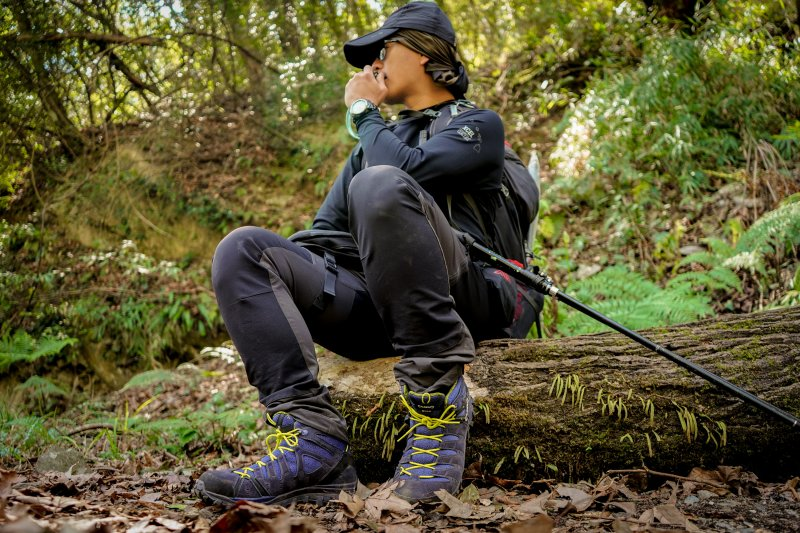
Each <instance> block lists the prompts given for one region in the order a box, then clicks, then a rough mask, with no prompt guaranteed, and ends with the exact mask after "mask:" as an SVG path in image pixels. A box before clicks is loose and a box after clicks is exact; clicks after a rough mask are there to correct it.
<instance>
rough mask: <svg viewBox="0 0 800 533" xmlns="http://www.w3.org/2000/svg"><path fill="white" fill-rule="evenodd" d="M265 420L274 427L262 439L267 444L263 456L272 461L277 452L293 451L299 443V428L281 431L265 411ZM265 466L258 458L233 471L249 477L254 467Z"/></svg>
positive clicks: (275, 457)
mask: <svg viewBox="0 0 800 533" xmlns="http://www.w3.org/2000/svg"><path fill="white" fill-rule="evenodd" d="M267 422H268V423H269V424H270V425H271V426H272V427H274V428H275V431H274V432H273V433H270V434H269V435H267V438H266V440H265V441H264V442H265V444H266V445H267V455H266V456H265V457H269V459H270V461H274V460H275V459H277V458H278V456H277V453H278V452H281V453H284V452H292V451H294V449H295V448H296V447H297V445H298V443H299V440H298V435H300V430H299V429H292V430H289V431H283V430H282V429H281V428H280V426H278V424H276V423H275V421H274V420H273V419H272V417H271V416H270V415H269V413H267ZM265 466H267V463H265V462H264V461H262V460H261V459H259V460H258V461H256V462H255V464H254V465H251V466H245V467H244V468H242V469H241V470H234V471H233V473H234V474H238V475H239V476H240V477H243V478H246V479H250V472H255V469H256V468H263V467H265Z"/></svg>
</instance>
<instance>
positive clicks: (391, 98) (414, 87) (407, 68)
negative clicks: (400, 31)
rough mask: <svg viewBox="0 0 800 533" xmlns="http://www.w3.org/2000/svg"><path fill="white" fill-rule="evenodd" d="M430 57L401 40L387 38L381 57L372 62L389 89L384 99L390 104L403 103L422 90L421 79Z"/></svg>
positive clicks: (424, 74)
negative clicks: (405, 44)
mask: <svg viewBox="0 0 800 533" xmlns="http://www.w3.org/2000/svg"><path fill="white" fill-rule="evenodd" d="M427 62H428V58H427V57H425V56H423V55H422V54H419V53H417V52H415V51H413V50H411V49H410V48H407V47H405V46H403V44H402V43H400V42H396V41H395V42H393V41H392V39H387V42H386V44H385V46H384V49H383V51H382V52H381V54H380V57H378V58H376V59H375V61H373V62H372V68H373V70H374V71H376V72H378V75H379V76H383V81H384V83H385V84H386V88H387V89H388V91H389V92H388V94H387V95H386V99H385V100H384V101H385V102H386V103H388V104H402V103H405V102H406V101H407V99H408V98H409V96H412V95H413V94H414V93H415V91H419V90H420V84H419V82H420V80H421V78H422V77H423V76H427V74H426V73H425V64H426V63H427Z"/></svg>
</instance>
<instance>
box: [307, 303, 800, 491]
mask: <svg viewBox="0 0 800 533" xmlns="http://www.w3.org/2000/svg"><path fill="white" fill-rule="evenodd" d="M641 333H642V334H643V335H645V336H646V337H648V338H650V339H651V340H653V341H654V342H656V343H658V344H660V345H662V346H664V347H666V348H668V349H670V350H672V351H674V352H676V353H678V354H680V355H682V356H684V357H686V358H687V359H689V360H691V361H693V362H694V363H696V364H698V365H700V366H702V367H703V368H705V369H706V370H709V371H711V372H713V373H715V374H717V375H719V376H721V377H723V378H725V379H727V380H728V381H730V382H732V383H734V384H736V385H738V386H740V387H742V388H744V389H746V390H748V391H750V392H752V393H753V394H756V395H757V396H759V397H761V398H762V399H764V400H766V401H768V402H770V403H772V404H774V405H776V406H778V407H780V408H781V409H783V410H785V411H787V412H789V413H791V414H792V415H794V416H798V415H800V307H791V308H786V309H778V310H769V311H763V312H758V313H753V314H748V315H725V316H723V317H720V318H717V319H712V320H705V321H701V322H696V323H691V324H683V325H677V326H672V327H667V328H658V329H651V330H647V331H643V332H641ZM394 362H395V360H394V359H380V360H375V361H370V362H352V361H347V360H345V359H343V358H341V357H338V356H335V355H332V354H321V357H320V368H321V376H320V377H321V380H322V381H323V383H325V384H327V385H328V386H329V387H330V389H331V392H332V395H333V398H334V400H335V401H336V402H337V405H339V406H340V407H341V409H342V411H343V412H344V413H345V416H346V417H347V419H348V423H349V424H350V430H351V434H352V435H353V439H352V445H353V449H354V452H355V456H356V460H357V461H358V464H359V471H360V472H361V475H362V477H363V478H365V479H373V478H374V479H375V480H380V479H381V478H385V477H386V476H388V475H390V473H391V471H392V464H393V463H392V462H393V461H394V460H396V457H397V454H398V451H399V450H397V449H393V448H394V443H395V440H397V437H398V436H399V435H402V433H403V432H404V431H405V430H404V429H403V427H402V426H403V420H404V413H403V412H402V409H401V408H400V404H399V402H398V401H397V386H396V385H395V383H394V379H393V375H392V365H393V364H394ZM466 375H467V379H468V383H469V385H470V390H471V392H472V395H473V397H474V399H475V405H476V409H475V422H474V425H473V427H472V430H471V434H470V441H469V447H468V458H467V459H468V462H471V461H478V460H480V461H481V469H482V472H483V474H493V473H495V472H497V474H498V475H499V476H501V477H503V478H507V479H521V480H523V481H531V480H533V479H537V478H554V477H555V478H560V479H572V480H577V479H594V478H596V477H597V476H598V475H600V474H602V473H603V472H604V471H607V470H609V469H621V468H640V467H643V466H644V467H647V468H650V469H653V470H660V471H667V472H672V473H686V472H688V471H689V470H690V469H691V468H692V467H695V466H705V467H709V468H710V467H714V466H717V465H720V464H727V465H733V466H743V467H745V468H747V469H749V470H751V471H753V472H755V473H756V474H758V475H759V476H760V477H761V478H762V479H767V480H769V479H784V480H785V479H789V478H790V477H792V476H797V475H800V431H798V428H794V429H792V428H791V426H789V425H788V424H787V423H786V422H784V421H781V420H779V419H777V418H774V417H773V416H771V415H769V414H768V413H765V412H764V411H762V410H760V409H757V408H755V407H753V406H751V405H750V404H746V403H745V402H743V401H742V400H740V399H738V398H737V397H735V396H733V395H732V394H731V393H729V392H727V391H725V390H723V389H721V388H718V387H716V386H714V385H712V384H710V383H709V382H707V381H705V380H703V379H702V378H700V377H697V376H695V375H694V374H691V373H689V372H688V371H686V370H684V369H682V368H680V367H679V366H678V365H676V364H675V363H673V362H671V361H669V360H668V359H666V358H664V357H662V356H659V355H657V354H655V353H654V352H652V351H650V350H648V349H646V348H644V347H642V346H641V345H639V344H637V343H635V342H633V341H631V340H629V339H628V338H626V337H624V336H622V335H620V334H617V333H603V334H596V335H583V336H578V337H571V338H564V339H544V340H502V341H491V342H486V343H482V344H481V345H480V346H479V349H478V355H477V357H476V359H475V362H474V363H473V364H472V365H470V366H469V367H468V369H467V374H466ZM400 447H401V446H397V448H400ZM392 452H394V458H393V459H391V460H387V457H390V456H391V455H392Z"/></svg>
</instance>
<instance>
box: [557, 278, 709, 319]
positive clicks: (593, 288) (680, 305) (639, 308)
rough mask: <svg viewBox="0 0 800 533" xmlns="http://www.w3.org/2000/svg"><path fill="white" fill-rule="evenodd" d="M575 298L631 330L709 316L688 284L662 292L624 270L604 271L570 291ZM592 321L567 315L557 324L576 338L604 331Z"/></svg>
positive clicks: (703, 302) (574, 313)
mask: <svg viewBox="0 0 800 533" xmlns="http://www.w3.org/2000/svg"><path fill="white" fill-rule="evenodd" d="M570 292H572V294H573V295H575V297H576V298H577V299H579V300H581V301H583V302H584V303H586V304H587V305H589V306H591V307H593V308H594V309H596V310H597V311H599V312H600V313H602V314H604V315H606V316H608V317H610V318H613V319H614V320H616V321H618V322H621V323H623V324H625V325H626V327H629V328H631V329H644V328H649V327H654V326H659V325H669V324H678V323H683V322H690V321H693V320H697V319H699V318H702V317H705V316H708V315H710V314H711V313H712V312H713V309H712V307H711V305H710V303H709V298H708V296H707V295H706V294H705V293H703V292H698V291H696V290H694V288H693V286H692V284H691V283H689V282H688V281H683V282H680V281H677V282H674V283H672V284H671V285H669V286H668V287H666V288H664V289H662V288H660V287H659V286H658V285H656V284H655V283H653V282H652V281H650V280H648V279H646V278H645V277H644V276H642V275H641V274H639V273H637V272H631V271H629V270H628V269H626V268H625V267H621V266H616V267H611V268H607V269H605V270H602V271H601V272H598V273H597V274H595V275H594V276H590V277H588V278H586V279H584V280H581V281H579V282H576V283H574V284H573V285H572V286H571V287H570ZM605 329H606V326H604V325H602V324H601V323H599V322H597V321H595V320H593V319H592V318H590V317H588V316H586V315H584V314H582V313H580V312H577V311H569V312H568V313H567V315H566V317H565V318H564V319H563V320H562V321H561V322H560V323H559V324H558V330H559V332H561V333H563V334H565V335H579V334H584V333H596V332H600V331H604V330H605Z"/></svg>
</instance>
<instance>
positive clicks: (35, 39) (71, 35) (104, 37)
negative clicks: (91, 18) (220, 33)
mask: <svg viewBox="0 0 800 533" xmlns="http://www.w3.org/2000/svg"><path fill="white" fill-rule="evenodd" d="M73 39H77V40H83V41H90V42H94V43H113V44H135V45H138V46H158V45H160V44H162V43H163V42H164V39H163V38H161V37H153V36H152V35H142V36H139V37H128V36H127V35H122V34H117V33H90V32H74V31H65V32H62V33H46V34H44V35H35V34H32V33H17V34H10V35H4V36H3V37H0V40H3V41H6V42H16V43H42V42H60V41H70V40H73Z"/></svg>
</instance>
